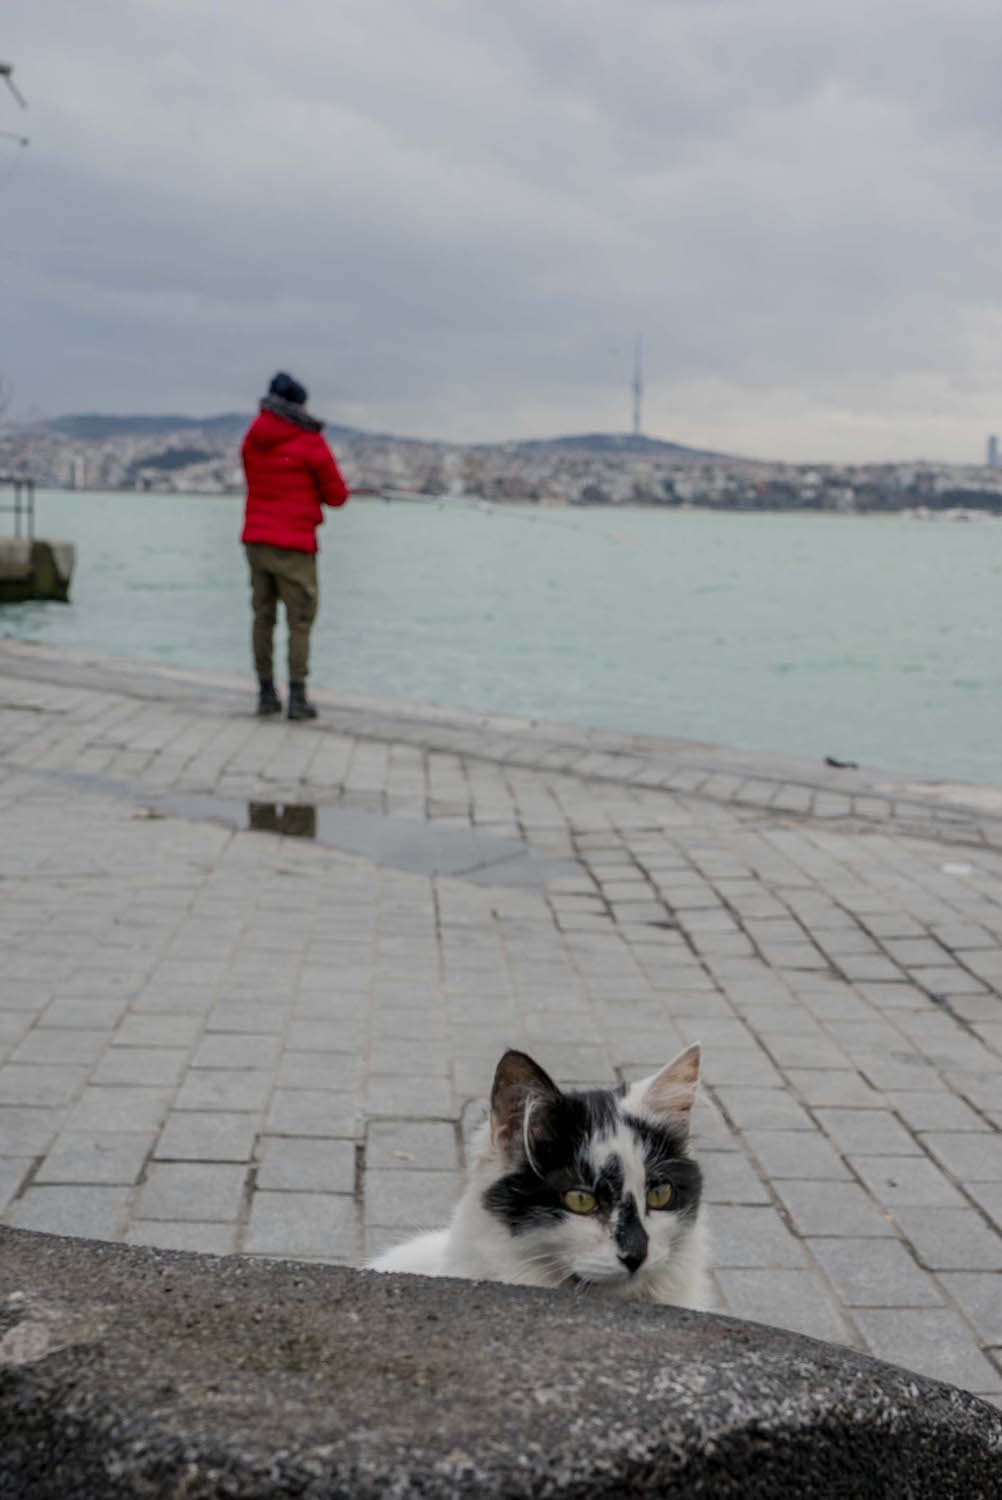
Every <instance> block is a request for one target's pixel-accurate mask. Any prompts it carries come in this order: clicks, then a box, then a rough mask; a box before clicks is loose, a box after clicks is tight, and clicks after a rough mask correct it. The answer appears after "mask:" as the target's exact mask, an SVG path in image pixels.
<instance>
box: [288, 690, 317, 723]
mask: <svg viewBox="0 0 1002 1500" xmlns="http://www.w3.org/2000/svg"><path fill="white" fill-rule="evenodd" d="M316 716H317V711H316V709H315V708H314V707H313V704H312V703H311V702H310V701H309V699H308V698H307V696H306V683H305V682H290V683H289V718H290V719H315V718H316Z"/></svg>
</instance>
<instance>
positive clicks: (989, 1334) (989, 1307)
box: [940, 1271, 1002, 1346]
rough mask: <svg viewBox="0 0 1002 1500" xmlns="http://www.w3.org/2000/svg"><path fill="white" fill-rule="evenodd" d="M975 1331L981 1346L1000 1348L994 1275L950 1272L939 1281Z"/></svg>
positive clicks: (1001, 1300) (1001, 1304) (1000, 1307)
mask: <svg viewBox="0 0 1002 1500" xmlns="http://www.w3.org/2000/svg"><path fill="white" fill-rule="evenodd" d="M940 1280H941V1281H942V1283H943V1285H944V1286H945V1287H946V1289H947V1291H948V1292H949V1293H950V1295H951V1297H953V1299H954V1300H955V1301H956V1302H958V1303H959V1304H960V1309H961V1311H962V1312H963V1313H964V1315H965V1317H967V1318H968V1319H969V1320H970V1322H971V1323H972V1324H973V1325H974V1327H975V1329H976V1330H977V1335H978V1338H979V1339H980V1340H981V1342H982V1343H983V1344H990V1345H992V1346H1002V1295H1000V1278H999V1276H998V1273H997V1272H996V1273H990V1272H971V1271H965V1272H960V1271H951V1272H947V1273H946V1274H944V1275H942V1276H941V1277H940Z"/></svg>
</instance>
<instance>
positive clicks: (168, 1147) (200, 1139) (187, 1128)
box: [154, 1110, 258, 1161]
mask: <svg viewBox="0 0 1002 1500" xmlns="http://www.w3.org/2000/svg"><path fill="white" fill-rule="evenodd" d="M257 1121H258V1116H257V1115H256V1114H232V1113H227V1112H226V1111H224V1110H174V1111H173V1112H172V1113H171V1114H169V1115H168V1116H167V1120H166V1123H165V1124H164V1128H163V1131H162V1133H161V1136H160V1139H159V1141H158V1142H157V1147H156V1151H155V1152H154V1156H155V1157H156V1159H157V1160H158V1161H250V1159H251V1156H252V1154H253V1151H254V1140H255V1137H256V1135H257Z"/></svg>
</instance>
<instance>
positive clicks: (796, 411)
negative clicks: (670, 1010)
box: [0, 0, 1002, 458]
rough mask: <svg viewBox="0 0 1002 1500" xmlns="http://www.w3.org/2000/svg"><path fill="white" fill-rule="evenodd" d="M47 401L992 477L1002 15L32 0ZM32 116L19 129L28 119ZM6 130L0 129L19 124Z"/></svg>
mask: <svg viewBox="0 0 1002 1500" xmlns="http://www.w3.org/2000/svg"><path fill="white" fill-rule="evenodd" d="M4 19H5V23H6V24H5V26H4V28H3V31H2V32H0V50H2V51H3V53H4V55H5V56H10V57H11V58H12V59H13V60H14V61H15V63H16V64H17V68H18V77H19V79H20V81H21V85H22V87H23V88H24V91H25V92H26V94H28V96H29V99H30V102H31V109H30V113H29V115H28V116H26V117H25V122H26V123H27V124H29V126H30V130H31V133H32V137H33V139H32V145H31V147H30V148H29V150H28V151H27V152H25V153H23V154H22V157H21V159H19V160H17V161H16V162H13V161H12V159H11V153H12V152H13V151H14V148H13V147H9V148H7V151H6V154H5V155H3V156H0V327H2V332H0V340H2V342H0V369H2V370H3V371H4V373H6V374H7V375H8V377H9V378H10V379H12V380H13V382H14V384H15V386H16V390H17V395H18V404H19V409H20V410H21V411H22V412H23V411H25V410H27V409H29V408H31V407H33V406H37V407H40V408H43V409H45V410H47V411H49V412H55V411H61V410H67V409H82V408H91V409H105V410H108V409H112V408H117V409H122V410H139V409H168V408H170V409H183V410H206V409H219V408H223V407H234V406H247V405H249V404H250V402H251V401H252V400H253V398H254V397H255V396H256V394H257V393H258V392H259V390H260V388H261V387H262V384H263V381H264V380H265V378H266V376H267V375H268V374H269V373H270V371H271V370H272V368H273V367H275V366H276V365H279V364H284V365H287V366H289V367H292V368H294V369H296V370H297V371H298V372H300V373H301V375H302V378H303V379H305V380H306V382H307V383H308V384H309V385H310V386H311V389H312V391H313V392H314V396H315V405H316V406H317V407H318V409H322V410H326V411H329V412H330V413H331V415H332V416H335V417H337V418H339V419H341V420H345V421H356V422H359V423H362V424H365V425H371V426H374V427H377V426H378V427H395V428H397V429H398V430H402V431H409V432H413V433H416V434H419V435H426V436H433V435H442V436H452V437H456V438H476V437H485V438H486V437H503V436H511V435H543V434H545V433H547V432H553V431H558V430H573V429H581V428H586V427H588V428H590V427H601V428H622V427H624V426H625V425H626V423H627V420H628V392H627V384H628V379H629V371H630V359H631V348H632V335H633V331H634V329H638V328H642V329H643V331H644V336H645V345H646V349H647V359H648V397H647V403H646V418H647V420H646V426H647V427H648V429H649V430H651V431H654V432H658V433H661V434H662V435H664V436H669V437H673V438H675V439H677V440H679V441H689V442H695V443H699V444H708V445H712V446H714V447H716V448H722V449H730V450H732V451H746V452H753V453H760V454H774V455H777V456H791V457H815V456H816V457H843V458H854V457H858V458H865V457H885V456H886V457H893V456H909V455H912V454H928V455H930V456H932V455H936V456H944V457H955V458H964V457H969V458H975V457H977V455H978V453H979V452H980V448H981V443H982V440H983V434H984V432H986V431H987V430H989V429H990V428H992V427H996V426H999V425H1002V379H1000V377H999V374H998V354H997V349H998V347H999V333H1000V323H1002V308H1000V278H999V273H998V269H997V261H998V255H997V238H998V230H999V227H1000V224H1002V187H1000V186H999V183H998V172H997V164H996V157H997V148H998V145H999V138H1000V135H1002V99H1000V97H999V91H998V87H997V78H996V73H997V69H996V66H995V60H996V59H997V57H998V56H999V53H1000V44H1002V11H999V9H998V6H997V4H995V3H994V0H882V3H881V4H879V5H874V4H873V3H872V0H870V3H869V4H863V3H860V0H843V3H840V4H839V5H838V6H835V5H828V6H823V7H821V6H814V5H805V4H803V3H802V0H755V3H748V0H671V3H664V0H620V3H619V4H618V5H617V6H615V7H612V6H609V5H608V4H604V3H597V0H547V3H544V4H539V0H536V3H530V0H506V3H505V4H504V5H495V4H492V3H490V0H423V3H422V4H421V5H420V6H414V5H411V4H408V3H406V0H344V3H342V4H339V5H337V6H331V5H330V4H329V3H326V0H302V3H299V4H296V5H292V6H288V5H279V4H277V3H274V0H241V3H239V4H238V3H236V0H217V3H215V4H213V5H212V6H203V5H201V4H196V3H194V0H91V3H90V4H88V5H87V6H80V5H77V4H73V3H69V0H48V3H47V4H46V5H45V6H38V5H37V4H33V3H32V0H8V4H7V6H6V7H5V12H4ZM8 115H10V116H11V119H8ZM12 119H13V103H12V101H11V103H10V104H9V105H8V104H7V103H6V102H4V103H3V105H2V106H0V124H3V125H7V124H10V123H12Z"/></svg>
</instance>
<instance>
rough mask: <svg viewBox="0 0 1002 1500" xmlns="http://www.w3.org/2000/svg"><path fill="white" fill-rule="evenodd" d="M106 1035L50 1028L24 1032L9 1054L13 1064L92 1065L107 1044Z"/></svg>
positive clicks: (97, 1032)
mask: <svg viewBox="0 0 1002 1500" xmlns="http://www.w3.org/2000/svg"><path fill="white" fill-rule="evenodd" d="M109 1036H110V1033H109V1032H108V1031H94V1030H86V1031H82V1030H72V1031H71V1030H64V1029H63V1028H61V1027H60V1028H57V1027H52V1028H49V1029H46V1030H44V1031H39V1030H37V1029H36V1030H34V1031H31V1032H29V1033H28V1035H27V1036H26V1037H25V1038H24V1041H23V1042H21V1044H20V1046H18V1047H17V1048H15V1050H14V1051H13V1052H12V1054H11V1061H12V1062H15V1063H21V1062H30V1063H79V1064H81V1065H83V1064H85V1063H95V1062H97V1060H98V1058H99V1057H100V1056H101V1053H102V1052H103V1051H104V1049H105V1047H106V1046H107V1045H108V1040H109Z"/></svg>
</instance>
